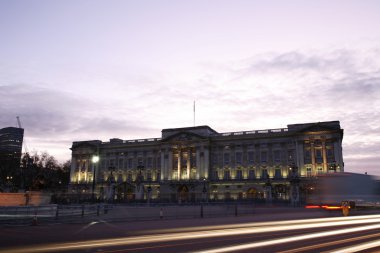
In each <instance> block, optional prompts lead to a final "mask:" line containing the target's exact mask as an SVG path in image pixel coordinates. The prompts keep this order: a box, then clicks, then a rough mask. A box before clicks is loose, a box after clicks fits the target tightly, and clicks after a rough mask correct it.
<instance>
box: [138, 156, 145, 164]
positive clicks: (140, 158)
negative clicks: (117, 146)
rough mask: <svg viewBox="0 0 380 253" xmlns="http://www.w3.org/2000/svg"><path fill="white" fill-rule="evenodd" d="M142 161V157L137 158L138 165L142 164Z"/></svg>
mask: <svg viewBox="0 0 380 253" xmlns="http://www.w3.org/2000/svg"><path fill="white" fill-rule="evenodd" d="M143 162H144V161H143V158H142V157H139V158H137V164H138V166H141V165H144V164H143Z"/></svg>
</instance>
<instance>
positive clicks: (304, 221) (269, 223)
mask: <svg viewBox="0 0 380 253" xmlns="http://www.w3.org/2000/svg"><path fill="white" fill-rule="evenodd" d="M374 218H380V215H360V216H349V217H333V218H331V217H330V218H316V219H301V220H285V221H266V222H250V223H244V224H232V225H214V226H199V227H189V228H170V229H159V230H154V232H157V233H170V232H185V231H187V232H189V231H201V230H202V231H203V230H218V229H229V228H233V229H236V228H247V227H262V226H273V225H288V224H312V223H321V222H332V221H348V220H365V219H374ZM145 232H147V231H145ZM149 232H152V231H151V230H150V231H149Z"/></svg>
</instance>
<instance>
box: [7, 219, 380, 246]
mask: <svg viewBox="0 0 380 253" xmlns="http://www.w3.org/2000/svg"><path fill="white" fill-rule="evenodd" d="M306 221H307V220H298V221H282V222H281V221H279V222H264V223H252V225H253V226H252V225H251V226H249V227H244V226H243V227H241V226H242V225H241V224H240V225H237V226H236V225H235V227H233V225H229V226H227V227H228V228H227V229H218V230H201V231H194V232H177V233H174V232H172V233H163V234H153V235H145V236H133V237H124V238H116V239H115V238H114V239H102V240H88V241H79V242H73V243H54V244H45V245H37V246H33V247H31V246H28V247H18V248H13V249H5V250H3V249H2V250H0V253H3V252H4V253H5V252H7V253H27V252H53V251H64V250H79V249H86V248H87V249H88V248H96V247H111V246H123V245H124V246H126V245H135V244H144V243H154V242H166V241H178V240H191V239H200V238H211V237H223V236H234V235H245V234H259V233H268V232H278V231H287V230H301V229H310V228H321V227H336V226H344V225H355V224H356V225H359V224H370V223H380V215H373V216H371V215H369V216H357V217H341V218H333V219H310V220H309V223H307V222H306ZM258 224H261V226H259V225H258ZM372 226H379V228H380V225H379V224H377V225H372ZM372 226H366V227H365V229H374V228H375V227H374V228H372ZM218 227H220V226H218ZM376 228H377V227H376ZM356 229H360V228H356ZM339 231H346V230H339ZM347 231H348V230H347ZM360 231H361V230H360ZM324 233H337V232H335V231H332V232H324ZM338 233H342V232H338ZM347 233H348V232H347ZM318 235H319V236H325V235H323V234H322V233H319V234H318ZM305 236H306V235H304V237H305ZM292 238H294V237H292ZM300 238H301V237H300ZM302 238H303V237H302ZM310 238H314V237H310ZM305 239H309V238H307V237H305ZM279 240H280V239H279ZM299 240H301V239H299ZM272 241H273V240H272ZM274 241H275V242H276V243H283V242H289V241H290V240H289V238H285V239H282V240H280V241H278V240H274ZM259 243H261V244H263V245H264V244H266V243H267V242H259ZM271 243H273V242H271ZM250 245H251V246H252V245H253V244H250ZM254 245H257V243H256V244H254ZM253 247H259V246H253ZM210 252H213V251H210ZM215 252H225V251H215Z"/></svg>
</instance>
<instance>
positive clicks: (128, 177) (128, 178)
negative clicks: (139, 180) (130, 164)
mask: <svg viewBox="0 0 380 253" xmlns="http://www.w3.org/2000/svg"><path fill="white" fill-rule="evenodd" d="M127 180H128V182H132V172H131V171H129V172H128V176H127Z"/></svg>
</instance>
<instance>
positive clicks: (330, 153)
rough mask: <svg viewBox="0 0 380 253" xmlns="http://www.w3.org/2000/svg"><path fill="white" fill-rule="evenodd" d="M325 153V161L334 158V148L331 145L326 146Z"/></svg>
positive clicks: (329, 161) (331, 160) (330, 161)
mask: <svg viewBox="0 0 380 253" xmlns="http://www.w3.org/2000/svg"><path fill="white" fill-rule="evenodd" d="M326 153H327V162H328V163H332V162H333V161H334V160H335V158H334V149H333V148H332V147H328V148H327V149H326Z"/></svg>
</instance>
